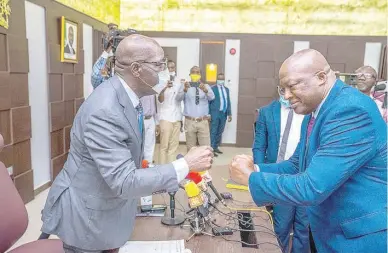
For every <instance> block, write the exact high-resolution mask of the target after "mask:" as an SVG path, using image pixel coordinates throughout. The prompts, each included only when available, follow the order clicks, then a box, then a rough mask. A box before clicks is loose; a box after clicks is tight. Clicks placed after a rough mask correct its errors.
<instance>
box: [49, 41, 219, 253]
mask: <svg viewBox="0 0 388 253" xmlns="http://www.w3.org/2000/svg"><path fill="white" fill-rule="evenodd" d="M165 68H166V62H165V60H164V52H163V49H162V48H161V47H160V45H159V44H158V43H157V42H156V41H155V40H153V39H151V38H149V37H146V36H142V35H130V36H128V37H126V38H125V39H123V40H122V41H121V42H120V44H119V45H118V47H117V51H116V66H115V75H114V76H113V77H112V78H109V79H108V80H107V81H105V82H103V83H102V84H100V85H99V87H98V89H96V90H94V91H93V92H92V94H91V95H90V96H89V97H88V98H87V99H86V101H85V102H84V103H83V104H82V105H81V107H80V109H79V111H78V113H77V115H76V117H75V119H74V122H73V126H72V129H71V135H70V136H71V139H70V152H69V154H68V156H67V161H66V163H65V165H64V167H63V169H62V170H61V171H60V172H59V174H58V176H57V177H56V178H55V180H54V182H53V184H52V186H51V188H50V191H49V194H48V197H47V200H46V204H45V207H44V209H43V212H42V221H43V226H42V232H44V233H46V234H53V235H57V236H58V237H59V238H60V239H61V240H62V241H63V248H64V252H65V253H86V252H88V253H89V252H93V253H117V252H119V248H120V247H122V246H123V245H124V244H125V243H126V242H127V241H128V239H129V238H130V237H131V234H132V231H133V229H134V223H135V217H136V212H137V203H138V199H139V198H140V197H143V196H148V195H150V194H152V193H155V192H160V191H168V192H174V191H177V190H178V189H179V185H178V184H179V182H180V181H182V180H183V179H184V178H185V177H186V176H187V174H188V173H189V171H190V170H191V171H202V170H204V169H209V168H210V167H211V163H212V158H213V150H212V148H211V147H209V146H207V147H206V146H203V147H196V148H193V149H191V150H189V151H188V153H187V154H186V155H185V156H184V157H183V158H181V159H178V160H176V161H173V162H172V163H169V164H164V165H156V166H154V167H152V168H147V169H142V168H141V164H142V159H143V150H144V145H145V142H144V117H143V106H142V104H141V102H140V99H139V98H141V97H144V96H150V95H154V94H155V93H156V92H155V86H156V85H157V84H158V82H159V81H158V75H159V72H161V71H163V70H165Z"/></svg>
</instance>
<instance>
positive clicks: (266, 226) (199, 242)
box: [130, 166, 281, 253]
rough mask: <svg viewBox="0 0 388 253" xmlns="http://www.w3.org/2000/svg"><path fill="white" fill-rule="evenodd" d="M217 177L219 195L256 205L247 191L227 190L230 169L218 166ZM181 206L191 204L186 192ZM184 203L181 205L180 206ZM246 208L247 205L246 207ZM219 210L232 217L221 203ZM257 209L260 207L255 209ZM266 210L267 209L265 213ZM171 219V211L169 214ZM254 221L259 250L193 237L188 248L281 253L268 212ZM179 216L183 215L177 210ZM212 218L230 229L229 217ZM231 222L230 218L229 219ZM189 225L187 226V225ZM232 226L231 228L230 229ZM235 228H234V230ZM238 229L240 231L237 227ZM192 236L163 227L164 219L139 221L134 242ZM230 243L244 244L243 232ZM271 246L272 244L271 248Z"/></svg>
mask: <svg viewBox="0 0 388 253" xmlns="http://www.w3.org/2000/svg"><path fill="white" fill-rule="evenodd" d="M210 174H211V175H212V177H213V184H214V186H215V187H216V188H217V190H218V191H219V192H231V193H232V195H233V199H234V200H238V201H243V202H252V198H251V195H250V194H249V192H247V191H239V190H232V189H227V188H226V182H225V181H224V180H223V179H227V178H228V168H227V166H216V167H213V168H212V169H211V171H210ZM175 198H176V200H177V203H176V208H179V209H182V206H181V205H180V204H182V205H183V207H184V208H185V210H186V211H187V210H188V209H189V208H188V204H187V203H188V201H187V196H186V195H185V192H184V191H183V190H179V191H178V192H177V194H176V196H175ZM152 201H153V204H166V203H167V204H169V196H168V194H163V195H154V196H153V199H152ZM179 203H180V204H179ZM227 203H228V206H233V207H235V208H243V207H242V204H241V203H238V202H230V201H229V202H227ZM244 205H245V203H244ZM216 206H217V208H218V209H219V210H220V211H222V212H225V213H230V212H231V210H230V209H228V208H226V207H224V206H223V205H222V204H221V203H218V204H217V205H216ZM249 206H250V208H252V207H254V206H255V205H254V204H250V205H249ZM255 208H257V207H255ZM263 210H264V209H263ZM167 213H168V215H169V211H167ZM252 213H254V218H253V219H252V220H253V222H254V224H255V225H256V226H257V227H256V228H255V229H256V230H259V231H261V232H257V233H254V234H252V235H251V236H253V237H256V243H258V244H260V245H259V246H258V248H248V247H242V244H241V243H240V242H229V241H226V240H224V239H223V238H221V237H210V236H207V235H199V236H195V237H193V238H192V239H191V240H190V241H189V242H185V246H186V248H188V249H190V250H191V251H192V253H251V252H255V253H281V250H280V248H279V247H278V245H279V244H278V242H277V239H276V237H275V236H274V235H273V234H272V233H273V227H272V225H271V223H270V220H269V216H268V214H266V213H265V212H257V211H253V212H251V214H252ZM176 214H177V215H183V212H182V211H179V210H176ZM231 215H232V216H233V217H234V216H235V217H237V214H236V213H232V214H231ZM211 217H212V218H215V219H216V223H217V225H220V226H226V225H228V223H227V221H226V219H227V218H225V217H226V216H225V215H221V214H220V213H219V212H218V211H216V210H215V211H214V212H212V213H211ZM229 219H230V217H229ZM187 223H188V222H186V224H187ZM229 226H230V225H229ZM233 227H234V226H233ZM234 228H238V222H237V226H236V227H234ZM207 232H208V233H210V234H212V232H211V228H208V229H207ZM191 234H192V231H191V230H190V229H189V228H181V227H180V226H177V227H172V226H165V225H163V224H161V218H160V217H137V218H136V224H135V229H134V232H133V234H132V236H131V239H130V240H131V241H163V240H180V239H187V238H188V237H189V236H190V235H191ZM225 238H227V239H230V240H236V241H241V236H240V232H239V231H235V232H234V233H233V235H230V236H225ZM269 243H271V244H269Z"/></svg>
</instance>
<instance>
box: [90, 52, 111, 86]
mask: <svg viewBox="0 0 388 253" xmlns="http://www.w3.org/2000/svg"><path fill="white" fill-rule="evenodd" d="M108 56H109V54H108V53H107V52H106V51H104V52H103V53H102V54H101V56H100V58H98V60H97V61H96V63H94V65H93V69H92V78H91V81H92V86H93V89H95V88H97V86H98V85H100V84H101V83H102V82H104V79H105V78H104V77H103V76H102V74H101V71H102V69H103V68H104V67H105V64H106V61H107V60H108Z"/></svg>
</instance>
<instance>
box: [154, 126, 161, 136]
mask: <svg viewBox="0 0 388 253" xmlns="http://www.w3.org/2000/svg"><path fill="white" fill-rule="evenodd" d="M159 134H160V126H159V125H156V126H155V135H156V136H159Z"/></svg>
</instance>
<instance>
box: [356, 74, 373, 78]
mask: <svg viewBox="0 0 388 253" xmlns="http://www.w3.org/2000/svg"><path fill="white" fill-rule="evenodd" d="M356 76H357V78H360V77H362V76H363V77H365V78H367V79H369V78H375V79H376V77H375V76H374V75H373V74H370V73H357V74H356Z"/></svg>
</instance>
